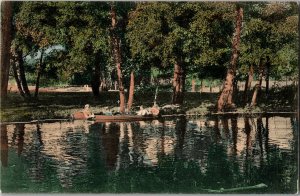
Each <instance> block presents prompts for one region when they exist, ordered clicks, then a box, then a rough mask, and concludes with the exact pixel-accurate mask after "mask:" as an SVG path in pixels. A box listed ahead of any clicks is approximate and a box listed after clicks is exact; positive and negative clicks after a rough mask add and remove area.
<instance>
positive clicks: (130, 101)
mask: <svg viewBox="0 0 300 196" xmlns="http://www.w3.org/2000/svg"><path fill="white" fill-rule="evenodd" d="M133 95H134V74H133V71H131V74H130V87H129V97H128V103H127V110H128V111H130V109H131V106H132V104H133Z"/></svg>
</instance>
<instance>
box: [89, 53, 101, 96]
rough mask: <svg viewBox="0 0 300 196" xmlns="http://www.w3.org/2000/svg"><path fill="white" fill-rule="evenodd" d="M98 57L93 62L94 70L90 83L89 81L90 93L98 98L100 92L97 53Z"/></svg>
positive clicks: (98, 58)
mask: <svg viewBox="0 0 300 196" xmlns="http://www.w3.org/2000/svg"><path fill="white" fill-rule="evenodd" d="M97 54H98V55H97V56H96V60H95V70H94V73H93V75H92V81H91V86H92V91H93V95H94V96H99V94H100V91H99V87H100V75H101V73H100V52H98V53H97Z"/></svg>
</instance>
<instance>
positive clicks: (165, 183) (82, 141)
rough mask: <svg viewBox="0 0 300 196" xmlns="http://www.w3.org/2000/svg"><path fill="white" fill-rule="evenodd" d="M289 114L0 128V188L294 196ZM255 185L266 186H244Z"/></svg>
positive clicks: (294, 143) (295, 131) (292, 128)
mask: <svg viewBox="0 0 300 196" xmlns="http://www.w3.org/2000/svg"><path fill="white" fill-rule="evenodd" d="M297 125H298V124H297V121H296V118H295V117H294V116H292V117H279V116H275V117H263V118H241V117H239V118H238V117H210V118H198V119H197V118H193V119H185V118H177V119H176V118H174V119H166V120H165V121H164V122H159V121H152V122H132V123H94V122H85V121H74V122H55V123H43V124H16V125H1V191H2V192H24V193H28V192H35V193H38V192H46V193H67V192H70V193H75V192H82V193H208V192H209V191H211V190H220V189H222V190H223V189H225V190H226V189H231V188H241V190H238V191H229V193H231V192H232V193H295V192H297V179H298V176H297V174H298V163H297V154H298V151H297V150H298V143H297V138H298V136H297V135H298V129H297ZM260 183H264V184H266V185H267V186H268V187H266V188H261V189H252V188H250V189H246V190H243V188H242V187H247V186H254V185H257V184H260Z"/></svg>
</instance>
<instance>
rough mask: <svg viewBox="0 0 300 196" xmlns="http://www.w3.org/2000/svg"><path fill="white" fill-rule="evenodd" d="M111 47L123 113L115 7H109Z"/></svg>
mask: <svg viewBox="0 0 300 196" xmlns="http://www.w3.org/2000/svg"><path fill="white" fill-rule="evenodd" d="M110 14H111V45H112V55H113V59H114V62H115V64H116V69H117V76H118V85H119V93H120V113H124V112H125V89H124V86H123V77H122V70H121V48H120V38H119V37H118V35H117V22H118V21H117V13H116V9H115V5H114V4H113V3H112V5H111V11H110Z"/></svg>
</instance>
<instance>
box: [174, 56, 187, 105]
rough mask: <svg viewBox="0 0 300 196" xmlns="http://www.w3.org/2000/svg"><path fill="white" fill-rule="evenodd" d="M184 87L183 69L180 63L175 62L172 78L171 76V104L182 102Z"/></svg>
mask: <svg viewBox="0 0 300 196" xmlns="http://www.w3.org/2000/svg"><path fill="white" fill-rule="evenodd" d="M184 87H185V71H184V69H183V67H182V65H181V64H180V63H179V62H177V63H175V65H174V78H173V98H172V103H173V104H180V105H181V104H182V103H183V97H184Z"/></svg>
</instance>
